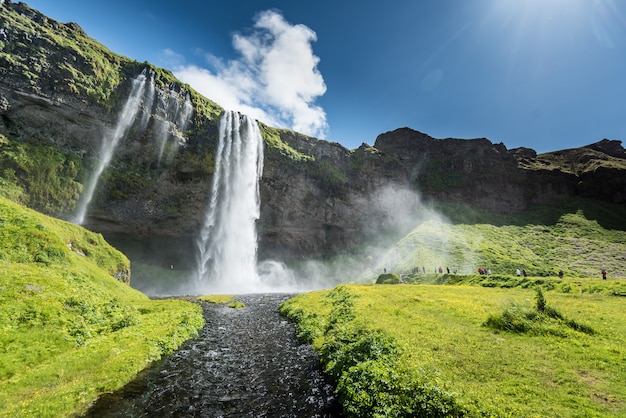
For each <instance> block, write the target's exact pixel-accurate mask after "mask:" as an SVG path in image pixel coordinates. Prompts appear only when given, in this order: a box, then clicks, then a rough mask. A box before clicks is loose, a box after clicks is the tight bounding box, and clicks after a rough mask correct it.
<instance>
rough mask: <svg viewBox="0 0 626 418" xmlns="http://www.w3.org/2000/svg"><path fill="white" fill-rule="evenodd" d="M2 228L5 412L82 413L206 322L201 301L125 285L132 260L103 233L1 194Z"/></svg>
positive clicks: (1, 393) (0, 365)
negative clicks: (155, 295)
mask: <svg viewBox="0 0 626 418" xmlns="http://www.w3.org/2000/svg"><path fill="white" fill-rule="evenodd" d="M0 225H1V227H0V259H1V260H2V263H1V265H0V416H2V417H17V416H20V417H21V416H24V417H26V416H37V417H40V416H41V417H44V416H50V417H59V416H70V415H73V414H76V413H80V412H81V411H84V410H86V408H87V407H88V406H89V405H90V404H91V403H92V402H93V401H94V400H95V399H96V398H97V397H98V395H100V394H102V393H104V392H109V391H113V390H115V389H117V388H120V387H121V386H123V385H124V384H125V383H126V382H128V381H129V380H131V379H132V378H133V377H134V375H135V374H136V373H137V372H139V371H140V370H142V369H143V368H145V367H146V366H147V365H148V364H149V363H150V362H152V361H154V360H156V359H158V358H160V357H161V356H162V355H163V354H165V353H169V352H172V351H173V350H175V349H176V348H177V347H179V346H180V344H181V343H182V342H183V341H184V340H186V339H188V338H190V337H192V336H195V335H197V330H198V329H199V328H200V327H201V326H202V325H203V322H204V320H203V318H202V312H201V309H200V306H199V305H196V304H192V303H189V302H184V301H180V300H158V301H155V300H150V299H148V298H147V297H146V296H145V295H143V294H142V293H140V292H138V291H136V290H133V289H132V288H130V287H129V286H128V285H127V284H125V283H123V282H122V280H125V279H126V278H127V277H128V274H129V262H128V260H127V259H126V257H125V256H124V255H123V254H121V253H120V252H118V251H117V250H115V249H114V248H112V247H110V246H109V245H108V244H107V243H106V242H105V241H104V239H103V238H102V236H101V235H99V234H94V233H91V232H89V231H86V230H85V229H83V228H80V227H77V226H75V225H72V224H69V223H67V222H63V221H59V220H55V219H52V218H49V217H46V216H43V215H41V214H39V213H37V212H34V211H32V210H28V209H25V208H24V207H22V206H20V205H17V204H15V203H12V202H10V201H8V200H5V199H3V198H0ZM116 277H117V278H118V279H119V280H118V279H116Z"/></svg>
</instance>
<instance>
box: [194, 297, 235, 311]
mask: <svg viewBox="0 0 626 418" xmlns="http://www.w3.org/2000/svg"><path fill="white" fill-rule="evenodd" d="M198 300H200V301H202V302H209V303H219V304H223V305H227V306H228V307H229V308H235V309H239V308H244V307H245V306H246V305H245V304H244V303H242V302H240V301H238V300H236V299H235V297H234V296H233V295H206V296H200V297H199V298H198Z"/></svg>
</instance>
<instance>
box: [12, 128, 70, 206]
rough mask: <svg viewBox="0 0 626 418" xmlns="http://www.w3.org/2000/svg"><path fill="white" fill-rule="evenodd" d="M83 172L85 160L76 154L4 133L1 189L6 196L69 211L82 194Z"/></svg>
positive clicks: (23, 201)
mask: <svg viewBox="0 0 626 418" xmlns="http://www.w3.org/2000/svg"><path fill="white" fill-rule="evenodd" d="M81 174H82V163H81V160H80V159H79V158H78V157H77V156H76V155H74V154H71V153H63V152H61V151H59V150H58V149H57V148H56V147H54V146H52V145H47V144H39V143H37V144H29V143H24V142H17V141H13V140H11V139H9V138H8V137H6V136H4V135H2V134H0V179H1V180H2V182H1V183H0V193H1V194H2V195H4V196H7V197H12V198H16V199H17V200H18V201H20V202H22V203H24V204H26V205H28V206H29V207H32V208H35V209H37V210H39V211H41V212H44V213H48V214H57V215H58V214H62V213H68V212H70V211H71V210H72V209H73V208H74V206H75V204H76V201H77V200H78V198H79V196H80V192H81V190H82V185H81V184H80V183H79V181H78V179H79V177H80V176H81ZM18 190H19V191H20V192H17V191H18Z"/></svg>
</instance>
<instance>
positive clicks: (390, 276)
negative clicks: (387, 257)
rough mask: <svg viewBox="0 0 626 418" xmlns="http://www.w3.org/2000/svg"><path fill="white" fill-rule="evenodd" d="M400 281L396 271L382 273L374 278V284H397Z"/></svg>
mask: <svg viewBox="0 0 626 418" xmlns="http://www.w3.org/2000/svg"><path fill="white" fill-rule="evenodd" d="M400 282H401V280H400V275H399V274H398V273H383V274H381V275H379V276H378V279H376V284H399V283H400Z"/></svg>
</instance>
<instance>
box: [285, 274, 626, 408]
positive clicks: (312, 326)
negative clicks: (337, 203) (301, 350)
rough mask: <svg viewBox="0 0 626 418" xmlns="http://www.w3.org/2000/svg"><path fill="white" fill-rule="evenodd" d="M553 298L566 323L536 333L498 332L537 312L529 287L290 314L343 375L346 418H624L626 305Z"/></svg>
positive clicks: (399, 288)
mask: <svg viewBox="0 0 626 418" xmlns="http://www.w3.org/2000/svg"><path fill="white" fill-rule="evenodd" d="M607 283H608V282H603V281H602V280H597V281H596V284H597V285H598V286H602V285H604V284H607ZM571 287H572V288H575V287H576V285H575V283H572V286H571ZM543 295H544V297H545V300H544V311H546V310H547V311H549V312H552V311H554V312H557V314H553V315H556V316H560V317H561V319H562V320H560V321H559V320H557V319H555V318H552V319H550V320H549V319H546V318H543V319H541V321H543V322H541V324H539V325H536V326H537V328H536V329H535V331H537V332H512V331H502V330H497V329H494V327H492V326H490V325H489V320H490V318H491V319H493V318H498V317H501V316H502V315H503V314H504V313H506V312H511V311H514V310H516V309H517V310H520V311H524V312H527V313H528V312H533V311H534V312H537V310H538V308H537V304H538V303H537V301H536V299H537V292H536V290H533V289H523V288H499V287H489V288H486V287H481V286H468V285H456V286H441V285H425V284H420V285H344V286H340V287H338V288H336V289H334V290H332V291H328V290H325V291H319V292H311V293H306V294H301V295H298V296H296V297H295V298H293V299H291V300H289V301H287V302H286V303H285V304H283V306H282V307H281V312H282V313H283V314H285V315H287V316H289V317H290V318H292V319H295V320H297V321H298V322H299V327H298V335H299V336H300V338H302V339H303V340H305V341H309V342H311V343H312V344H313V347H314V348H315V349H316V350H318V351H319V352H320V356H321V358H322V360H323V361H324V362H325V367H326V370H327V372H329V374H330V375H331V376H333V373H334V376H335V380H336V381H337V384H338V391H339V395H340V399H341V401H342V403H343V404H344V410H345V412H346V415H347V416H360V415H362V414H363V413H366V414H368V415H370V416H372V415H376V414H379V415H377V416H407V415H408V416H422V415H420V414H423V416H509V417H544V416H559V417H560V416H568V417H583V416H585V417H619V416H624V414H626V367H625V366H624V365H625V364H626V349H625V348H624V347H625V343H626V324H625V323H624V321H623V304H624V300H623V298H621V297H615V296H607V295H604V294H600V293H582V292H570V293H561V292H557V291H545V292H544V293H543ZM546 304H547V306H548V307H549V309H545V306H546ZM537 316H539V315H535V317H537ZM544 316H545V315H544ZM573 324H577V325H578V328H577V327H576V326H574V325H573ZM538 330H539V331H538ZM338 335H341V336H342V337H341V338H338ZM364 336H365V337H364ZM329 353H334V354H329ZM338 363H339V365H338ZM342 366H343V367H342ZM363 379H365V380H366V381H367V384H365V383H364V381H363ZM347 383H349V385H347ZM342 385H343V386H342ZM368 388H369V389H368ZM407 388H409V389H410V391H408V392H409V393H407V390H408V389H407ZM411 393H412V394H413V395H411ZM411 396H417V397H419V398H420V399H421V400H422V401H421V402H419V405H417V406H416V404H415V402H414V401H413V400H412V399H413V398H411ZM416 408H417V409H416ZM445 411H447V412H445ZM426 414H431V415H426Z"/></svg>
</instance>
